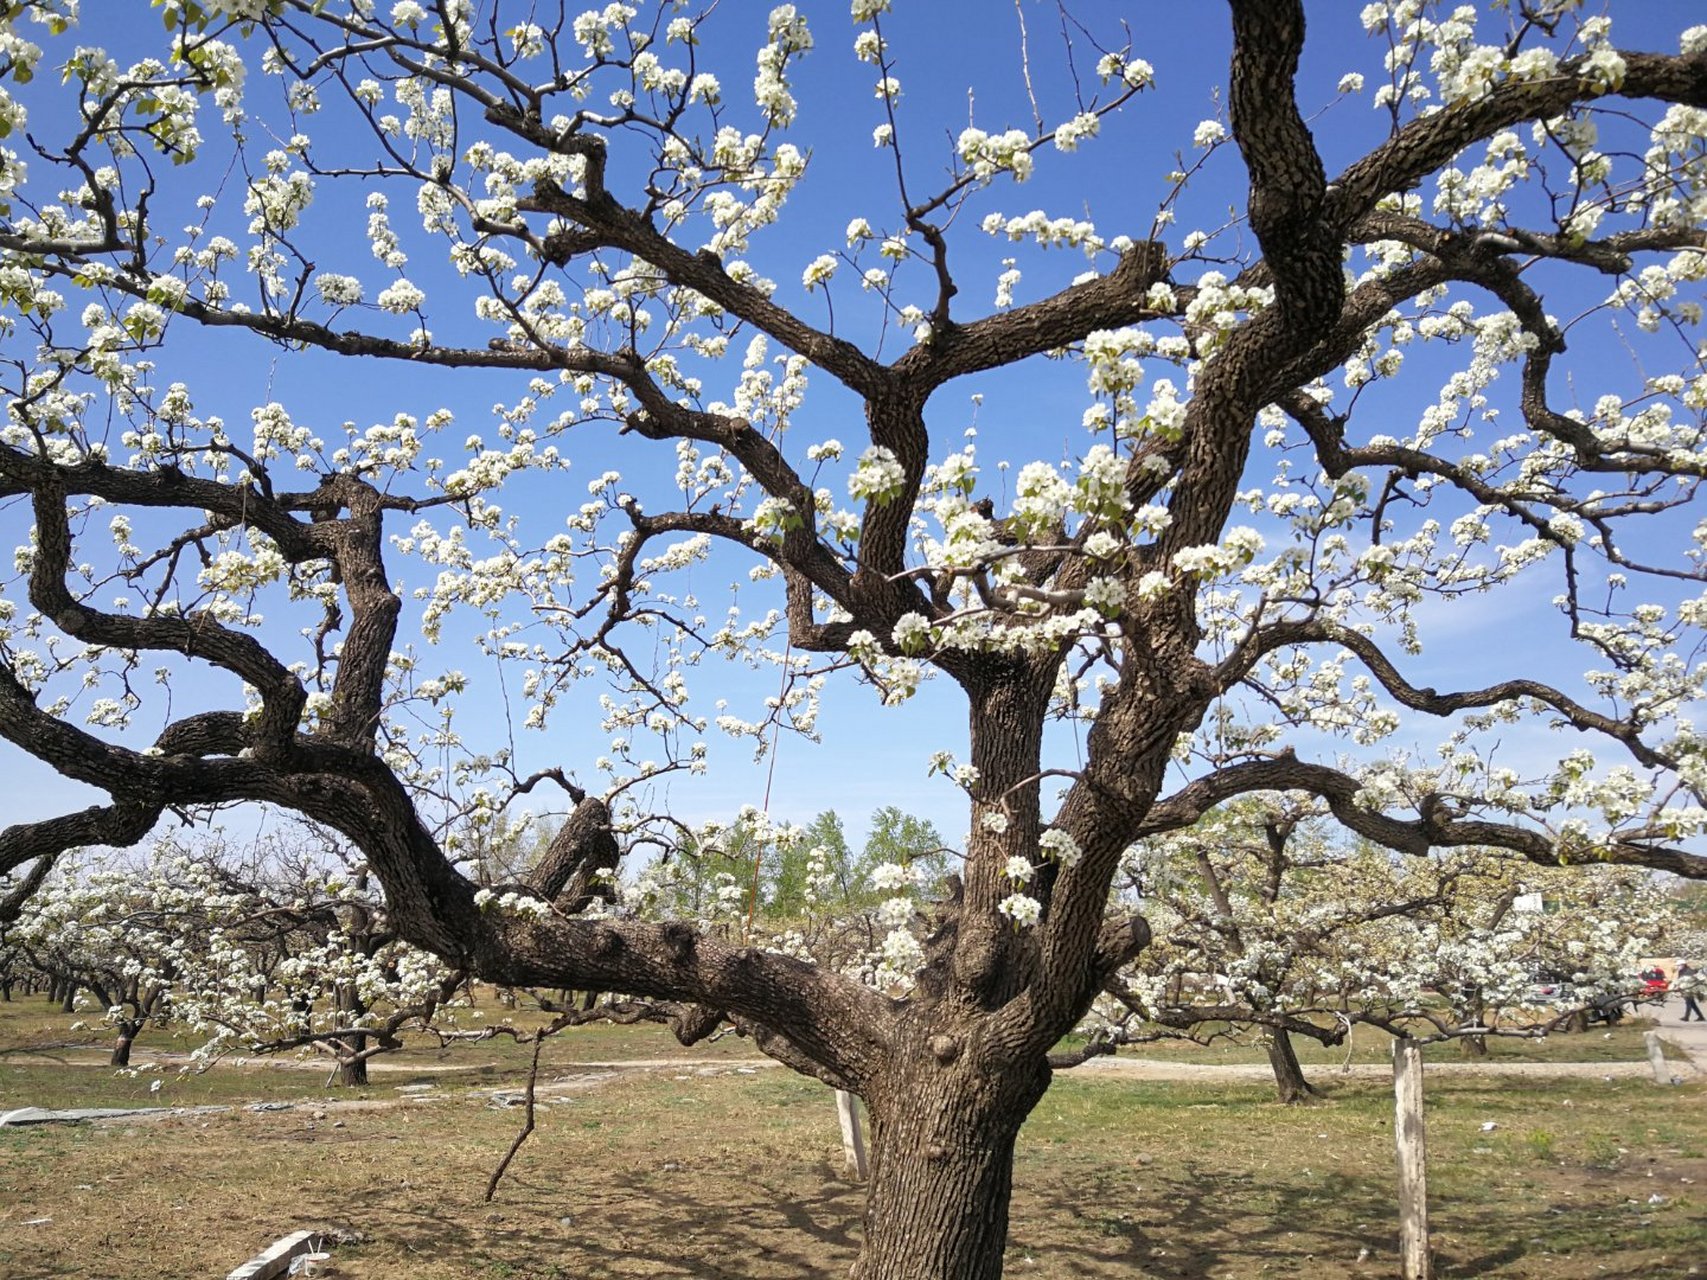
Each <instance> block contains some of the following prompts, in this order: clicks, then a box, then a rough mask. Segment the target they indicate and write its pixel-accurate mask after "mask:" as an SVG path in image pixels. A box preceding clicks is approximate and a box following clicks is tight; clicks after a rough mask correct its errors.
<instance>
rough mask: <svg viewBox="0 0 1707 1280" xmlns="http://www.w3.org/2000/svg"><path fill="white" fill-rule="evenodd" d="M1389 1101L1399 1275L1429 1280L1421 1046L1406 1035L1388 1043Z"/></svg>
mask: <svg viewBox="0 0 1707 1280" xmlns="http://www.w3.org/2000/svg"><path fill="white" fill-rule="evenodd" d="M1393 1103H1394V1106H1393V1145H1394V1148H1395V1149H1396V1151H1397V1152H1398V1157H1399V1275H1400V1278H1401V1280H1429V1257H1428V1143H1427V1140H1426V1136H1425V1133H1424V1129H1423V1064H1422V1045H1420V1044H1418V1043H1417V1042H1416V1041H1415V1040H1414V1039H1412V1038H1411V1037H1410V1036H1401V1037H1398V1038H1397V1039H1395V1040H1394V1041H1393Z"/></svg>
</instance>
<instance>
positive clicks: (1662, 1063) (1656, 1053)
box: [1642, 1031, 1672, 1084]
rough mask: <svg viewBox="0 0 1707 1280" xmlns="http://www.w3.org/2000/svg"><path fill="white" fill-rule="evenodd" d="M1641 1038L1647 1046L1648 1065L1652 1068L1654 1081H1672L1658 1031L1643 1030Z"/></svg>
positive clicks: (1666, 1082) (1656, 1082)
mask: <svg viewBox="0 0 1707 1280" xmlns="http://www.w3.org/2000/svg"><path fill="white" fill-rule="evenodd" d="M1642 1039H1643V1040H1644V1041H1645V1042H1646V1043H1647V1046H1648V1065H1649V1066H1650V1067H1652V1068H1653V1069H1654V1083H1655V1084H1670V1083H1672V1078H1671V1064H1670V1063H1668V1062H1667V1061H1666V1051H1665V1050H1664V1049H1663V1048H1661V1047H1660V1033H1659V1032H1657V1031H1645V1032H1643V1033H1642Z"/></svg>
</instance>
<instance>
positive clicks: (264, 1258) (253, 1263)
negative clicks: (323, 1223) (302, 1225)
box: [225, 1231, 319, 1280]
mask: <svg viewBox="0 0 1707 1280" xmlns="http://www.w3.org/2000/svg"><path fill="white" fill-rule="evenodd" d="M318 1238H319V1237H318V1236H316V1235H315V1233H314V1232H312V1231H293V1232H292V1233H291V1234H290V1235H288V1236H285V1237H283V1238H282V1239H279V1240H275V1241H273V1243H272V1244H270V1245H268V1246H267V1247H266V1248H265V1249H264V1250H262V1251H261V1252H260V1253H258V1254H256V1255H255V1256H254V1257H253V1258H250V1259H249V1261H247V1262H245V1263H244V1264H243V1265H242V1266H240V1267H238V1268H237V1269H236V1270H235V1271H233V1272H231V1274H229V1275H228V1276H226V1277H225V1280H274V1278H275V1277H277V1276H282V1275H284V1274H285V1273H286V1272H287V1271H289V1270H290V1264H291V1262H292V1261H294V1260H295V1259H296V1258H298V1257H300V1256H301V1255H303V1254H305V1253H313V1252H314V1242H315V1241H316V1240H317V1239H318Z"/></svg>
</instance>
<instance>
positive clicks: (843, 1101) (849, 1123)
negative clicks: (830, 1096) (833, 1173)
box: [836, 1089, 869, 1182]
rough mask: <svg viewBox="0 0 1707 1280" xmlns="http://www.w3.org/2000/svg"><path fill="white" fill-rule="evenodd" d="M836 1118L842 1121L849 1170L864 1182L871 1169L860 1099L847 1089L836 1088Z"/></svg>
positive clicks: (843, 1140) (844, 1152) (843, 1141)
mask: <svg viewBox="0 0 1707 1280" xmlns="http://www.w3.org/2000/svg"><path fill="white" fill-rule="evenodd" d="M836 1119H838V1120H840V1121H841V1123H842V1152H843V1154H844V1155H845V1156H846V1157H847V1171H848V1172H849V1173H851V1174H853V1175H855V1176H856V1177H857V1178H858V1179H859V1180H860V1181H861V1182H864V1181H865V1180H866V1177H867V1176H868V1173H869V1170H868V1169H867V1167H866V1162H865V1133H864V1132H863V1131H862V1130H861V1128H860V1123H859V1099H858V1098H856V1097H854V1096H853V1094H851V1093H849V1092H847V1091H846V1090H845V1089H837V1090H836Z"/></svg>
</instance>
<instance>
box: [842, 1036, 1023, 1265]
mask: <svg viewBox="0 0 1707 1280" xmlns="http://www.w3.org/2000/svg"><path fill="white" fill-rule="evenodd" d="M926 1062H927V1065H925V1066H924V1068H923V1070H921V1071H920V1072H918V1073H917V1075H916V1076H914V1077H911V1078H907V1079H903V1080H899V1081H892V1082H890V1084H889V1087H888V1088H886V1089H885V1090H884V1093H883V1095H882V1096H879V1097H873V1098H869V1099H867V1105H868V1107H869V1109H870V1114H871V1147H872V1162H871V1184H870V1190H869V1192H868V1193H867V1197H866V1204H865V1228H864V1234H865V1241H864V1247H863V1248H862V1250H861V1251H860V1256H859V1261H858V1262H857V1263H855V1264H854V1269H853V1280H996V1278H997V1277H999V1276H1000V1275H1001V1274H1002V1254H1003V1253H1004V1252H1005V1250H1006V1248H1007V1240H1008V1198H1009V1193H1010V1192H1011V1191H1012V1189H1013V1160H1014V1139H1015V1138H1016V1137H1017V1136H1018V1135H1019V1130H1020V1126H1021V1125H1022V1124H1023V1123H1024V1122H1025V1118H1026V1116H1027V1115H1029V1114H1030V1113H1031V1109H1032V1108H1033V1107H1035V1106H1036V1105H1037V1102H1038V1099H1039V1098H1041V1097H1042V1096H1043V1093H1044V1090H1045V1089H1047V1088H1048V1087H1049V1068H1048V1066H1047V1064H1045V1063H1044V1062H1042V1061H1039V1062H1037V1064H1036V1066H1035V1067H1034V1068H1033V1069H1031V1070H1030V1071H1028V1070H1027V1069H1026V1067H1025V1066H1024V1065H1023V1064H1016V1063H1009V1064H1004V1065H1003V1066H1002V1067H1000V1068H998V1069H997V1070H995V1071H993V1072H988V1073H985V1072H981V1071H978V1070H976V1069H973V1068H972V1067H970V1066H969V1065H962V1064H960V1063H952V1064H948V1065H946V1066H939V1065H938V1064H937V1063H936V1062H935V1061H931V1060H930V1059H928V1058H927V1059H926Z"/></svg>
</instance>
